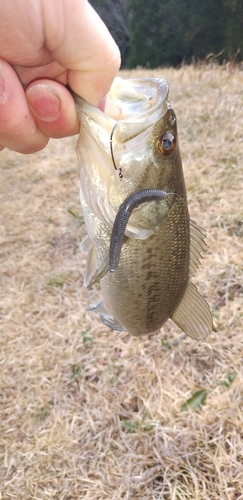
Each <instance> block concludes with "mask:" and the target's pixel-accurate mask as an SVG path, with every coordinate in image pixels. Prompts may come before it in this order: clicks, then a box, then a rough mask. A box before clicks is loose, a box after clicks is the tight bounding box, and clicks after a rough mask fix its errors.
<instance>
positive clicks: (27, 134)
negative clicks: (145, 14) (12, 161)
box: [0, 0, 120, 153]
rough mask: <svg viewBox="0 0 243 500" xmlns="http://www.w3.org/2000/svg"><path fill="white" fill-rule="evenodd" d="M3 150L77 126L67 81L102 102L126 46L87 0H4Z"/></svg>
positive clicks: (31, 147) (27, 146) (27, 148)
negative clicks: (116, 39)
mask: <svg viewBox="0 0 243 500" xmlns="http://www.w3.org/2000/svg"><path fill="white" fill-rule="evenodd" d="M0 19H1V23H0V150H2V149H3V148H4V147H7V148H9V149H12V150H14V151H18V152H20V153H33V152H35V151H39V150H40V149H43V148H44V147H45V146H46V144H47V143H48V140H49V138H50V137H53V138H61V137H65V136H69V135H73V134H76V133H78V131H79V123H78V119H77V114H76V109H75V104H74V101H73V98H72V96H71V94H70V92H69V91H68V90H67V88H66V87H65V85H66V84H68V85H69V86H70V87H71V88H72V90H74V92H76V93H77V94H79V95H80V96H82V97H83V98H84V99H86V100H87V101H88V102H89V103H91V104H93V105H95V106H99V105H100V103H101V101H102V99H103V98H104V96H105V95H106V93H107V92H108V90H109V88H110V86H111V84H112V81H113V79H114V77H115V75H116V73H117V71H118V69H119V65H120V54H119V49H118V47H117V45H116V44H115V42H114V40H113V38H112V37H111V35H110V34H109V32H108V30H107V28H106V27H105V25H104V24H103V22H102V21H101V19H100V18H99V16H98V15H97V14H96V12H95V11H94V10H93V8H92V7H91V5H90V4H89V3H88V1H87V0H58V1H56V0H35V1H33V0H8V1H7V2H6V0H0Z"/></svg>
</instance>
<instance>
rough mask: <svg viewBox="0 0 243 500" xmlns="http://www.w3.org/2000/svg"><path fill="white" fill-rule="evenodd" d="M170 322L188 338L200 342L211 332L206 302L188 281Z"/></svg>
mask: <svg viewBox="0 0 243 500" xmlns="http://www.w3.org/2000/svg"><path fill="white" fill-rule="evenodd" d="M171 319H172V321H174V323H175V324H176V325H177V326H179V327H180V328H181V329H182V330H183V332H185V333H186V334H187V335H189V337H192V338H193V339H196V340H202V339H204V338H205V337H207V335H209V333H211V331H212V326H213V325H212V323H213V321H212V315H211V312H210V309H209V305H208V303H207V302H206V300H205V299H204V298H203V297H202V295H200V293H199V292H198V290H197V289H196V287H195V286H194V285H193V284H192V283H191V282H190V281H189V282H188V285H187V287H186V291H185V293H184V295H183V297H182V300H181V302H180V304H179V306H178V307H177V309H176V310H175V312H174V314H173V316H171Z"/></svg>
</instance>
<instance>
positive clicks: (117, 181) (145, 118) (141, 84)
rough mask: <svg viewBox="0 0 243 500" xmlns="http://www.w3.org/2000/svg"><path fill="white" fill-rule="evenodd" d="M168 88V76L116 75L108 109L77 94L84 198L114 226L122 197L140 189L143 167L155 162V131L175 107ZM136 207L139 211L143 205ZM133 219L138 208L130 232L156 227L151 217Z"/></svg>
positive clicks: (141, 235) (137, 234) (142, 235)
mask: <svg viewBox="0 0 243 500" xmlns="http://www.w3.org/2000/svg"><path fill="white" fill-rule="evenodd" d="M168 93H169V86H168V83H167V81H166V80H165V79H164V78H151V79H150V78H135V79H130V80H123V79H122V78H120V77H117V78H115V80H114V82H113V85H112V87H111V89H110V91H109V93H108V94H107V96H106V100H105V102H104V103H103V104H102V108H103V111H102V110H101V109H98V108H96V107H94V106H92V105H90V104H89V103H87V102H86V101H84V100H83V99H82V98H80V97H79V96H77V95H76V94H74V95H73V97H74V101H75V103H76V109H77V114H78V117H79V121H80V124H81V127H80V137H79V140H78V144H77V155H78V158H79V162H80V165H81V202H82V199H84V201H85V204H86V205H88V207H89V209H90V210H92V211H93V212H94V214H95V215H96V216H97V217H98V219H99V220H100V221H101V222H103V223H105V224H106V225H107V226H108V227H109V228H112V227H113V223H114V220H115V217H116V213H117V211H118V209H119V207H120V205H121V203H122V202H123V201H124V200H125V199H126V198H127V196H129V195H130V194H131V193H132V192H134V191H135V190H137V189H141V186H140V184H139V182H140V180H139V178H141V172H142V170H144V171H145V170H146V168H147V165H148V168H150V164H151V162H152V159H151V158H149V157H151V155H152V150H151V144H152V139H151V135H152V131H153V129H154V127H155V124H156V123H157V122H158V121H159V120H161V119H163V117H164V115H165V114H166V112H167V111H168V109H171V106H170V103H169V100H168ZM140 157H141V161H140ZM134 165H135V168H133V166H134ZM146 187H150V188H153V187H156V186H153V185H151V186H146ZM163 189H165V190H166V187H164V186H163ZM170 191H171V189H170ZM136 210H138V212H140V211H144V208H143V207H142V208H141V207H140V208H138V209H136ZM137 219H138V217H137ZM142 219H143V217H142ZM134 222H135V214H134V215H132V217H131V224H129V225H128V227H127V230H126V235H127V236H129V237H134V238H142V239H144V238H147V237H148V236H149V234H151V232H152V231H153V229H154V225H153V224H152V223H151V227H150V223H149V226H148V223H147V221H143V220H141V222H139V223H137V222H136V223H135V224H133V223H134ZM152 226H153V229H152Z"/></svg>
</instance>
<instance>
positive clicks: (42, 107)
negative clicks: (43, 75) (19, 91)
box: [26, 84, 61, 122]
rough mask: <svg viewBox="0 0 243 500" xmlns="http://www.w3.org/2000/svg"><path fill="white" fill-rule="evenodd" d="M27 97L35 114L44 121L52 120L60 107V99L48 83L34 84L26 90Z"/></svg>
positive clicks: (56, 115)
mask: <svg viewBox="0 0 243 500" xmlns="http://www.w3.org/2000/svg"><path fill="white" fill-rule="evenodd" d="M26 95H27V99H28V102H29V104H30V106H31V107H32V108H33V110H34V112H35V114H36V115H37V116H38V117H39V118H41V120H43V121H46V122H51V121H54V120H55V119H56V118H57V117H58V115H59V113H60V109H61V101H60V98H59V96H58V94H57V93H56V92H55V90H54V89H53V88H51V87H49V86H48V85H42V84H38V85H34V86H33V87H30V88H29V89H28V90H27V91H26Z"/></svg>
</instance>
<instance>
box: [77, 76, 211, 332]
mask: <svg viewBox="0 0 243 500" xmlns="http://www.w3.org/2000/svg"><path fill="white" fill-rule="evenodd" d="M168 92H169V87H168V83H167V81H166V80H165V79H163V78H161V79H140V78H139V79H132V80H122V79H121V78H116V79H115V81H114V83H113V85H112V88H111V90H110V92H109V94H108V96H107V100H106V106H105V110H104V112H102V111H101V110H99V109H97V108H95V107H93V106H91V105H90V104H88V103H87V102H85V101H84V100H83V99H82V98H80V97H78V96H77V95H74V99H75V102H76V107H77V112H78V117H79V120H80V124H81V127H80V136H79V139H78V144H77V155H78V158H79V162H80V165H81V190H80V198H81V204H82V210H83V215H84V220H85V224H86V227H87V233H88V235H87V236H86V237H85V239H84V241H83V242H82V246H81V248H82V250H83V251H84V252H86V253H87V260H86V271H85V278H84V285H85V286H88V287H90V286H92V285H93V284H94V283H95V282H96V281H100V285H101V290H102V295H103V300H102V301H97V302H95V303H94V304H91V306H89V307H88V308H87V310H97V311H99V312H100V317H101V320H102V321H103V322H104V323H105V324H106V325H107V326H109V327H110V328H112V329H117V330H127V331H128V332H130V333H131V334H132V335H141V334H145V333H152V332H155V331H156V330H158V329H160V328H161V327H162V325H163V324H164V323H165V321H167V320H168V319H169V318H171V319H172V321H173V322H174V323H175V324H176V325H178V326H179V327H180V328H181V329H182V330H183V331H184V332H185V333H187V334H188V335H189V336H190V337H193V338H194V339H197V340H200V339H203V338H205V337H206V336H207V335H208V334H209V333H210V332H211V330H212V317H211V313H210V310H209V306H208V304H207V302H206V301H205V300H204V298H203V297H202V296H201V295H200V294H199V292H198V291H197V289H196V287H195V286H194V285H193V284H192V283H191V281H190V279H191V277H192V276H193V275H194V274H195V272H196V270H197V268H198V265H199V262H200V257H201V253H202V252H204V251H205V247H206V244H205V241H204V238H205V233H204V231H203V230H202V229H200V228H199V227H198V226H197V224H196V223H195V222H193V221H191V220H190V217H189V212H188V206H187V197H186V188H185V182H184V176H183V170H182V163H181V157H180V150H179V143H178V133H177V123H176V115H175V113H174V110H173V109H172V107H171V105H170V102H169V98H168Z"/></svg>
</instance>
